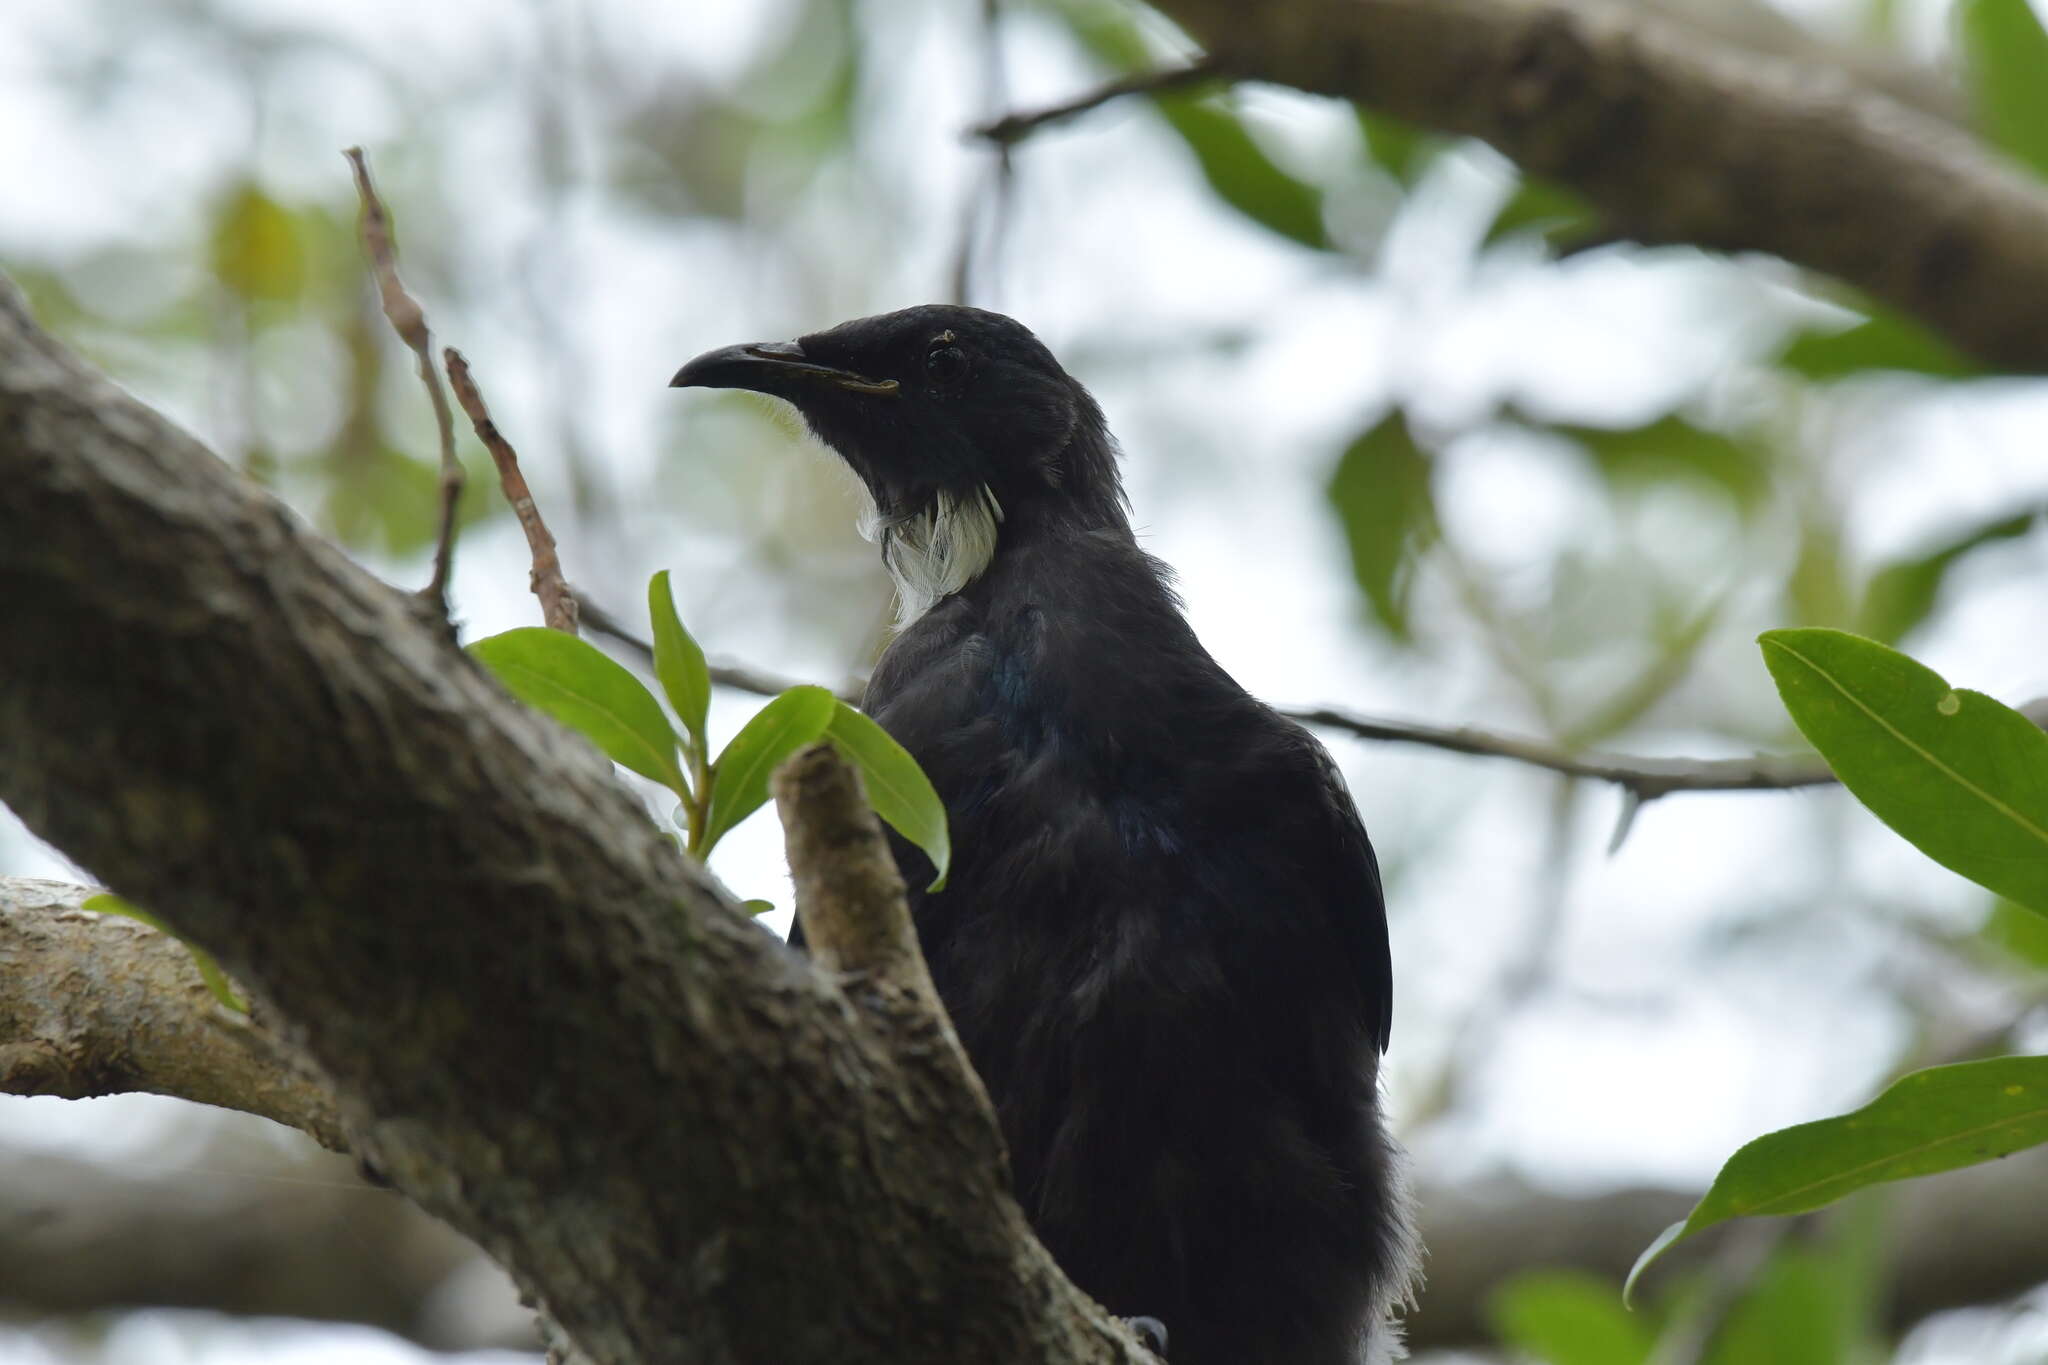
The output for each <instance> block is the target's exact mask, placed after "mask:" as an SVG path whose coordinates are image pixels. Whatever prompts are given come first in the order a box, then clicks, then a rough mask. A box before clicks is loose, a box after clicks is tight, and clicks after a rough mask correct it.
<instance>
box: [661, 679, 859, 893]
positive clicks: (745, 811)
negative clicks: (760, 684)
mask: <svg viewBox="0 0 2048 1365" xmlns="http://www.w3.org/2000/svg"><path fill="white" fill-rule="evenodd" d="M837 705H839V699H838V698H837V697H835V696H833V695H832V694H831V693H830V692H828V691H826V690H825V689H824V688H822V687H813V686H810V685H808V684H807V685H805V686H803V687H792V688H790V689H789V690H788V691H787V692H784V693H783V694H782V695H781V696H779V697H777V698H776V699H775V700H774V701H771V702H769V703H768V704H767V705H766V706H764V707H762V708H761V709H760V710H759V711H756V712H755V713H754V718H753V719H752V720H749V721H748V722H747V723H746V724H745V725H743V726H741V727H740V732H739V733H738V734H736V735H734V736H733V737H732V743H730V744H728V745H726V746H725V752H724V753H722V754H720V755H719V756H718V762H717V763H715V764H714V765H712V771H711V804H710V808H709V810H707V811H706V813H705V817H704V836H703V841H702V843H701V844H700V845H699V846H698V848H697V849H696V850H695V852H696V855H697V856H698V857H699V858H706V857H709V856H710V855H711V850H712V849H713V848H715V847H716V846H717V844H718V841H719V840H720V839H722V838H724V837H725V834H726V831H728V830H730V829H731V828H732V827H733V826H734V825H737V824H738V823H739V822H740V821H742V820H744V819H746V818H747V817H748V816H749V815H752V814H753V813H754V812H755V811H757V810H759V809H760V808H761V805H762V803H764V802H765V801H767V799H768V778H769V776H770V775H771V774H773V773H774V771H775V769H776V767H777V766H778V765H780V764H781V762H782V760H784V759H785V758H788V757H789V756H790V755H791V754H793V753H795V752H796V751H797V750H798V749H801V748H803V747H804V746H805V745H806V744H810V743H812V742H814V741H815V740H817V739H818V737H819V736H821V735H823V734H824V733H825V727H826V726H828V725H830V724H831V723H832V708H833V707H835V706H837Z"/></svg>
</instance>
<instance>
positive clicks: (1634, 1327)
mask: <svg viewBox="0 0 2048 1365" xmlns="http://www.w3.org/2000/svg"><path fill="white" fill-rule="evenodd" d="M1486 1316H1487V1318H1488V1320H1490V1321H1491V1322H1492V1324H1493V1330H1494V1333H1495V1334H1496V1335H1497V1336H1499V1338H1500V1340H1501V1344H1502V1345H1504V1346H1510V1347H1513V1348H1514V1349H1515V1350H1517V1351H1520V1352H1526V1353H1527V1354H1529V1355H1532V1356H1534V1357H1536V1358H1537V1359H1538V1360H1541V1361H1545V1362H1547V1365H1642V1362H1644V1361H1646V1360H1648V1359H1649V1358H1650V1352H1651V1351H1652V1350H1653V1349H1654V1348H1655V1347H1656V1344H1657V1343H1656V1336H1655V1334H1654V1333H1653V1332H1652V1331H1651V1330H1650V1328H1649V1326H1648V1325H1647V1324H1646V1323H1645V1322H1644V1321H1643V1320H1642V1319H1641V1318H1639V1317H1635V1316H1633V1315H1631V1314H1630V1313H1629V1311H1628V1309H1626V1308H1625V1307H1623V1306H1622V1304H1621V1301H1620V1300H1619V1299H1618V1298H1616V1297H1615V1293H1614V1285H1613V1283H1612V1282H1611V1281H1609V1280H1607V1279H1604V1278H1603V1277H1601V1276H1598V1275H1593V1274H1589V1273H1587V1272H1586V1271H1583V1270H1533V1271H1528V1272H1526V1273H1524V1274H1520V1275H1517V1276H1515V1277H1514V1278H1513V1279H1511V1280H1509V1281H1508V1282H1507V1283H1506V1284H1505V1285H1503V1286H1502V1287H1501V1288H1500V1289H1498V1290H1496V1291H1495V1292H1494V1293H1493V1295H1492V1297H1491V1298H1489V1299H1488V1300H1487V1304H1486Z"/></svg>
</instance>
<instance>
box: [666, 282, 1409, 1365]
mask: <svg viewBox="0 0 2048 1365" xmlns="http://www.w3.org/2000/svg"><path fill="white" fill-rule="evenodd" d="M675 383H676V384H677V385H683V386H687V385H702V386H707V387H714V388H744V389H753V390H756V391H758V392H761V393H767V394H773V395H775V396H776V397H778V398H784V399H787V400H788V401H790V402H791V403H793V404H795V406H796V407H797V409H798V410H799V411H800V412H801V413H802V414H803V416H804V418H805V420H806V421H807V422H809V424H810V426H811V429H812V430H813V431H815V432H816V433H817V434H818V436H819V437H821V438H822V439H823V440H824V441H825V442H826V443H827V444H828V445H830V446H832V447H833V448H834V449H835V450H836V451H838V453H839V454H840V455H841V456H842V457H843V458H844V459H845V460H846V462H847V464H849V465H850V466H851V467H852V468H853V470H854V472H855V473H856V474H858V475H859V476H860V479H861V482H862V483H863V484H864V485H865V486H866V488H867V490H868V492H869V493H870V494H871V495H872V497H873V499H874V503H875V514H874V521H873V526H872V531H873V534H874V535H875V536H876V538H878V539H879V540H880V542H881V546H882V553H883V557H884V559H885V561H886V562H887V563H888V565H889V568H890V570H891V573H892V575H893V576H894V577H895V579H896V582H897V586H898V590H899V594H900V596H901V600H902V605H903V609H904V625H903V629H902V631H901V633H900V634H898V635H897V636H896V638H895V640H894V642H893V643H892V644H891V645H890V646H889V648H888V650H887V651H886V652H885V653H884V654H883V656H882V659H881V662H880V663H879V664H878V665H877V667H876V669H875V673H874V678H873V680H872V681H871V682H870V683H869V685H868V692H867V699H866V707H867V710H868V711H869V713H870V714H871V715H873V716H874V718H875V719H876V720H878V721H879V722H881V724H882V725H883V726H884V727H886V728H887V729H888V730H889V732H890V733H891V734H893V735H895V736H896V738H897V739H898V740H899V741H901V742H902V743H903V745H904V746H905V747H906V748H907V749H909V750H910V752H911V753H912V754H913V755H915V756H916V758H917V760H918V761H919V762H920V763H921V764H923V766H924V770H925V772H926V773H927V774H929V775H930V777H931V780H932V782H933V784H934V785H935V786H936V787H937V788H938V791H939V794H940V796H941V797H942V798H943V799H944V801H945V803H946V810H947V813H948V816H949V818H950V820H951V823H952V836H953V847H954V850H955V852H954V863H953V869H952V875H951V879H950V883H949V885H948V887H947V889H946V890H944V891H942V892H938V893H928V892H926V891H924V890H922V889H921V888H923V887H924V886H925V885H926V884H927V882H929V881H930V869H929V866H928V865H927V864H926V863H925V862H924V860H923V856H922V855H921V854H919V853H918V852H917V851H916V850H915V849H913V848H911V847H910V846H909V845H907V844H903V843H901V842H898V843H897V845H896V853H897V859H898V861H899V863H900V864H901V865H902V867H903V870H904V873H905V877H906V880H907V882H908V883H909V885H910V887H911V888H912V890H911V892H910V897H911V908H912V910H913V912H914V914H915V916H916V920H917V928H918V934H919V936H920V938H921V940H922V943H923V946H924V951H925V955H926V957H927V958H928V959H929V960H930V963H931V970H932V977H933V980H934V981H935V982H936V983H937V985H938V989H939V994H940V995H941V996H942V997H943V998H944V999H945V1002H946V1007H947V1009H948V1010H949V1011H950V1012H951V1014H952V1017H953V1022H954V1023H955V1025H956V1026H957V1027H958V1029H959V1033H960V1038H961V1041H962V1042H963V1043H964V1044H965V1045H966V1048H967V1052H968V1055H969V1056H970V1057H971V1058H972V1059H973V1061H974V1064H975V1067H976V1068H977V1070H979V1071H980V1073H981V1076H982V1079H983V1080H984V1081H985V1082H986V1083H987V1086H988V1091H989V1094H990V1096H991V1097H992V1098H993V1099H994V1101H995V1104H996V1108H997V1111H998V1114H999V1116H1000V1118H1001V1121H1002V1127H1003V1133H1004V1136H1005V1138H1006V1139H1007V1141H1008V1144H1009V1149H1010V1159H1011V1163H1012V1166H1013V1168H1014V1175H1015V1180H1016V1189H1017V1197H1018V1199H1019V1200H1020V1201H1021V1202H1022V1204H1023V1206H1024V1209H1025V1211H1026V1212H1027V1213H1028V1214H1029V1216H1030V1218H1031V1221H1032V1224H1033V1225H1034V1226H1035V1227H1036V1228H1037V1230H1038V1234H1039V1236H1040V1237H1041V1238H1042V1239H1043V1240H1044V1242H1045V1244H1046V1245H1047V1247H1049V1248H1050V1249H1051V1250H1052V1252H1053V1254H1054V1256H1055V1257H1057V1258H1058V1260H1059V1262H1060V1264H1061V1265H1062V1266H1063V1267H1064V1268H1065V1269H1066V1270H1067V1272H1068V1274H1069V1275H1070V1276H1072V1278H1073V1279H1074V1281H1075V1282H1076V1283H1077V1284H1079V1285H1080V1286H1081V1287H1082V1288H1084V1289H1086V1290H1087V1291H1088V1292H1089V1293H1091V1294H1093V1295H1094V1296H1095V1297H1096V1298H1097V1299H1099V1300H1101V1302H1102V1303H1103V1304H1104V1305H1105V1306H1107V1307H1108V1308H1110V1309H1111V1310H1112V1311H1114V1312H1118V1313H1123V1314H1147V1315H1150V1316H1153V1317H1157V1318H1160V1319H1162V1320H1163V1321H1164V1322H1165V1324H1166V1326H1167V1328H1168V1329H1169V1331H1170V1332H1171V1334H1172V1355H1173V1361H1174V1365H1355V1362H1357V1361H1359V1360H1360V1359H1362V1358H1365V1359H1374V1360H1377V1359H1380V1358H1382V1357H1383V1356H1384V1355H1385V1354H1386V1353H1387V1352H1388V1351H1389V1350H1390V1349H1392V1348H1393V1346H1394V1344H1395V1332H1394V1329H1393V1328H1392V1327H1391V1326H1389V1325H1387V1322H1386V1317H1387V1313H1388V1311H1389V1310H1390V1309H1391V1308H1392V1307H1393V1306H1394V1305H1395V1304H1396V1303H1398V1302H1399V1301H1400V1300H1402V1299H1404V1298H1405V1297H1406V1295H1407V1293H1408V1291H1409V1288H1410V1282H1411V1278H1412V1276H1413V1274H1414V1264H1415V1246H1414V1235H1413V1232H1412V1231H1411V1226H1410V1215H1409V1210H1408V1206H1407V1199H1406V1195H1405V1193H1404V1190H1403V1186H1402V1182H1401V1177H1400V1171H1399V1156H1398V1152H1397V1150H1396V1149H1395V1147H1394V1146H1393V1144H1392V1142H1391V1141H1390V1140H1389V1139H1388V1137H1387V1136H1386V1133H1385V1131H1384V1128H1383V1126H1382V1122H1381V1118H1380V1112H1379V1100H1378V1066H1379V1056H1380V1053H1381V1052H1382V1051H1384V1049H1385V1048H1386V1044H1387V1034H1388V1028H1389V1024H1390V1021H1391V1017H1392V1014H1391V1010H1392V982H1391V974H1390V969H1389V964H1388V957H1387V931H1386V919H1385V913H1384V909H1383V906H1382V901H1381V893H1380V882H1379V869H1378V866H1377V864H1376V863H1375V861H1374V858H1373V852H1372V846H1371V844H1370V843H1368V842H1367V840H1366V835H1365V829H1364V827H1363V826H1362V825H1361V824H1360V823H1359V819H1358V814H1357V812H1356V810H1355V809H1354V808H1353V807H1352V804H1351V799H1350V797H1349V795H1348V794H1347V793H1346V791H1345V789H1344V784H1343V781H1342V779H1341V778H1340V777H1339V776H1338V773H1337V770H1336V768H1335V766H1334V765H1333V764H1332V763H1331V761H1330V758H1329V756H1328V755H1327V754H1326V753H1325V752H1324V750H1323V748H1322V746H1321V745H1320V744H1318V743H1317V742H1316V741H1315V740H1314V739H1313V738H1311V737H1310V736H1309V735H1308V733H1307V732H1306V731H1304V730H1302V729H1301V728H1300V727H1299V726H1297V725H1295V724H1294V723H1292V722H1291V721H1288V720H1285V719H1283V718H1282V717H1280V716H1279V715H1277V714H1275V713H1274V712H1273V711H1272V710H1270V709H1269V708H1267V707H1265V706H1263V705H1261V704H1260V703H1259V702H1258V701H1256V700H1254V699H1253V698H1252V697H1251V696H1249V695H1248V694H1246V693H1245V691H1244V690H1243V689H1242V688H1240V687H1239V686H1238V685H1237V684H1236V683H1235V682H1233V681H1231V679H1230V677H1229V676H1228V675H1227V674H1225V673H1224V672H1223V670H1222V669H1221V668H1219V667H1218V666H1217V665H1216V662H1215V661H1214V660H1213V659H1211V658H1210V657H1209V655H1208V653H1207V651H1205V650H1204V649H1203V648H1202V646H1201V644H1200V643H1199V642H1198V641H1197V640H1196V639H1195V637H1194V634H1193V632H1192V631H1190V630H1189V629H1188V626H1187V623H1186V621H1185V620H1184V619H1183V618H1182V616H1181V611H1180V604H1179V602H1178V600H1177V599H1176V598H1175V596H1174V594H1173V591H1172V589H1171V588H1170V587H1169V586H1168V584H1167V576H1166V571H1165V569H1164V567H1163V566H1162V565H1161V564H1160V563H1159V562H1158V561H1157V560H1155V559H1153V558H1151V557H1150V556H1148V555H1147V554H1145V553H1144V552H1143V551H1142V550H1140V549H1139V548H1138V545H1137V541H1136V540H1135V538H1134V537H1133V536H1132V533H1131V528H1130V524H1129V521H1128V520H1127V518H1126V515H1125V503H1124V497H1123V491H1122V488H1121V485H1120V484H1119V482H1118V478H1117V472H1116V458H1115V448H1114V446H1113V444H1112V443H1111V440H1110V437H1109V434H1108V431H1107V430H1106V428H1105V426H1104V423H1103V419H1102V413H1101V410H1100V409H1099V408H1097V407H1096V405H1095V402H1094V400H1093V399H1092V398H1090V397H1089V395H1088V393H1087V391H1086V390H1085V389H1083V388H1082V387H1081V385H1080V384H1079V383H1077V382H1075V381H1074V380H1073V379H1072V378H1071V377H1069V376H1068V375H1067V373H1066V372H1065V371H1064V370H1062V369H1061V368H1060V366H1059V363H1058V362H1057V361H1056V360H1054V359H1053V357H1052V355H1051V353H1050V352H1048V351H1047V350H1046V348H1045V347H1044V346H1043V345H1041V344H1040V343H1039V341H1038V340H1037V338H1035V337H1034V336H1032V335H1031V333H1030V332H1028V331H1027V330H1025V329H1024V328H1023V327H1022V326H1020V325H1019V324H1017V323H1016V322H1013V321H1012V320H1010V319H1009V318H1006V317H1003V316H1001V315H999V314H995V313H987V312H982V311H979V310H977V309H971V308H955V307H939V306H933V307H924V308H912V309H907V310H905V311H903V312H899V313H889V314H885V315H883V316H880V317H873V318H863V319H860V320H858V321H855V322H849V323H846V324H844V325H842V326H839V327H835V328H832V329H831V330H830V331H824V332H818V333H814V334H813V335H810V336H806V337H804V338H802V339H801V340H800V341H798V342H793V343H777V344H774V345H762V346H736V347H731V348H728V349H726V350H721V351H714V352H712V353H710V354H708V355H704V356H700V357H699V358H697V359H696V360H693V361H691V362H690V363H689V364H688V365H686V366H685V367H684V368H683V369H682V371H681V372H680V373H678V374H677V375H676V377H675ZM1251 548H1252V547H1249V546H1247V547H1243V549H1244V550H1245V551H1247V552H1249V551H1250V550H1251Z"/></svg>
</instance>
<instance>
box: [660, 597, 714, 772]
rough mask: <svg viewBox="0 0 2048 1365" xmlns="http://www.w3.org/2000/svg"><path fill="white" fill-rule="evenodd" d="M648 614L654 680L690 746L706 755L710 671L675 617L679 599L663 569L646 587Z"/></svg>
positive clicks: (679, 619)
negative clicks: (652, 637)
mask: <svg viewBox="0 0 2048 1365" xmlns="http://www.w3.org/2000/svg"><path fill="white" fill-rule="evenodd" d="M647 614H648V616H649V617H650V618H651V619H652V620H653V622H654V676H655V677H657V678H659V679H660V680H661V690H662V691H664V692H666V693H668V704H669V705H670V706H673V707H674V708H675V709H676V714H677V715H678V716H680V717H682V721H683V728H684V729H685V730H687V731H689V734H690V742H691V743H692V744H694V745H696V746H697V752H698V753H700V754H701V753H704V752H705V751H706V749H707V747H708V746H707V745H706V744H705V740H704V718H705V716H706V714H707V713H708V712H709V711H710V709H711V669H710V667H709V666H708V665H706V664H705V662H704V650H703V649H702V647H700V646H699V645H698V644H697V641H696V640H695V639H693V638H692V637H691V635H690V632H689V631H687V630H685V629H683V621H682V618H681V617H679V616H677V615H676V599H675V598H674V596H673V595H671V594H670V592H669V589H668V570H667V569H663V570H662V571H661V572H660V573H658V574H656V575H655V576H654V577H653V578H651V579H649V580H648V583H647Z"/></svg>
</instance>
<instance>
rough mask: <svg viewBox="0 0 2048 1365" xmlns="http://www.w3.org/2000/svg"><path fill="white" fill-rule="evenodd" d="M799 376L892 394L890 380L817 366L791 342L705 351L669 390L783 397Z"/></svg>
mask: <svg viewBox="0 0 2048 1365" xmlns="http://www.w3.org/2000/svg"><path fill="white" fill-rule="evenodd" d="M799 376H801V377H803V378H805V379H810V380H815V381H818V382H820V383H826V384H832V385H836V386H837V387H839V388H842V389H851V390H852V391H853V392H855V393H882V394H893V393H895V392H896V390H897V385H896V381H895V380H893V379H870V378H868V377H867V376H866V375H864V374H855V373H854V372H853V371H852V370H840V369H834V368H833V367H832V366H830V365H820V364H817V363H816V362H814V361H812V360H811V359H810V358H809V357H807V356H806V355H805V354H804V348H803V347H802V346H800V345H798V344H797V343H796V342H794V341H766V342H750V343H748V344H747V345H744V346H727V347H725V348H723V349H722V350H716V351H706V352H705V353H704V354H703V355H700V356H698V357H697V358H696V359H695V360H693V361H691V362H690V363H689V364H687V365H685V366H683V368H681V369H680V370H677V371H676V377H675V378H674V379H671V380H669V381H668V386H669V387H670V388H672V389H693V388H694V389H752V390H753V391H754V392H756V393H767V394H774V395H776V396H778V397H786V396H787V394H786V390H787V389H788V388H789V387H790V380H792V379H795V378H798V377H799Z"/></svg>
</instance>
